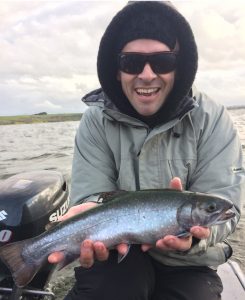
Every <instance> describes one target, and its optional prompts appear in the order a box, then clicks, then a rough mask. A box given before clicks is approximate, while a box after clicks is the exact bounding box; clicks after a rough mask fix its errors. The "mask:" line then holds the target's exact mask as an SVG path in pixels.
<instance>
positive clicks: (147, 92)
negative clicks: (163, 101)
mask: <svg viewBox="0 0 245 300" xmlns="http://www.w3.org/2000/svg"><path fill="white" fill-rule="evenodd" d="M135 91H136V93H137V94H138V95H139V96H152V95H155V94H157V93H158V92H159V91H160V88H136V89H135Z"/></svg>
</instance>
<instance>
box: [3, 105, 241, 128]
mask: <svg viewBox="0 0 245 300" xmlns="http://www.w3.org/2000/svg"><path fill="white" fill-rule="evenodd" d="M226 108H227V109H228V110H237V109H238V110H239V109H245V106H243V105H241V106H227V107H226ZM82 115H83V114H82V113H79V114H76V113H71V114H43V113H40V114H35V115H22V116H0V126H1V125H17V124H33V123H49V122H67V121H80V120H81V117H82Z"/></svg>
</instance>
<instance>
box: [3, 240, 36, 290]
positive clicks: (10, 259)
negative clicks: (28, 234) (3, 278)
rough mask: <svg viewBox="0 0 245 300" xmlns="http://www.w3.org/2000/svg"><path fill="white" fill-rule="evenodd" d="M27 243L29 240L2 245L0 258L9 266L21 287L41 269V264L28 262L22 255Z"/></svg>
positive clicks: (15, 280)
mask: <svg viewBox="0 0 245 300" xmlns="http://www.w3.org/2000/svg"><path fill="white" fill-rule="evenodd" d="M26 243H27V241H20V242H15V243H11V244H8V245H5V246H2V247H0V259H1V260H2V261H3V263H4V264H5V265H6V266H7V267H8V269H9V271H10V272H11V274H12V276H13V279H14V282H15V284H16V285H17V286H18V287H19V288H22V287H24V286H26V285H27V284H28V283H29V282H30V281H31V280H32V278H33V277H34V276H35V274H36V273H37V272H38V270H39V269H40V266H39V265H35V264H33V263H28V262H26V261H25V259H24V258H23V257H22V255H21V253H22V249H23V247H24V246H25V245H26Z"/></svg>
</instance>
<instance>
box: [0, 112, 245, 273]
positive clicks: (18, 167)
mask: <svg viewBox="0 0 245 300" xmlns="http://www.w3.org/2000/svg"><path fill="white" fill-rule="evenodd" d="M230 114H231V116H232V118H233V120H234V123H235V125H236V126H237V128H238V131H239V134H240V138H241V141H242V145H243V151H244V157H245V109H243V110H242V109H241V110H232V111H230ZM78 125H79V122H61V123H44V124H23V125H8V126H0V137H1V146H0V180H3V179H5V178H7V177H9V176H10V175H14V174H17V173H21V172H24V171H33V170H42V169H47V170H59V171H61V172H62V173H63V174H64V176H65V177H66V179H67V181H68V182H69V180H70V172H71V162H72V154H73V144H74V137H75V132H76V129H77V127H78ZM244 200H245V199H244ZM244 210H245V203H243V212H242V217H241V220H240V222H239V224H238V226H237V230H236V232H235V233H234V234H233V235H232V236H231V237H230V238H229V240H230V241H231V243H232V246H233V249H234V254H233V259H234V260H236V261H237V262H238V263H239V264H240V266H241V268H242V269H243V271H244V272H245V254H244V253H245V212H244ZM69 276H70V275H69ZM71 276H72V275H71Z"/></svg>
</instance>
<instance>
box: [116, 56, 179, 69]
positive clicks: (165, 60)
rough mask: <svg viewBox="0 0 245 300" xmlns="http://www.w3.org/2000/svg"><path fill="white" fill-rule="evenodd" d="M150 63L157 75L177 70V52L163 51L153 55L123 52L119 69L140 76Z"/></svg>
mask: <svg viewBox="0 0 245 300" xmlns="http://www.w3.org/2000/svg"><path fill="white" fill-rule="evenodd" d="M146 63H149V64H150V66H151V68H152V70H153V72H154V73H156V74H166V73H169V72H172V71H174V70H175V69H176V65H177V52H176V51H161V52H153V53H141V52H122V53H119V55H118V68H119V70H121V71H122V72H125V73H128V74H140V73H141V72H142V71H143V69H144V67H145V64H146Z"/></svg>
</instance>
